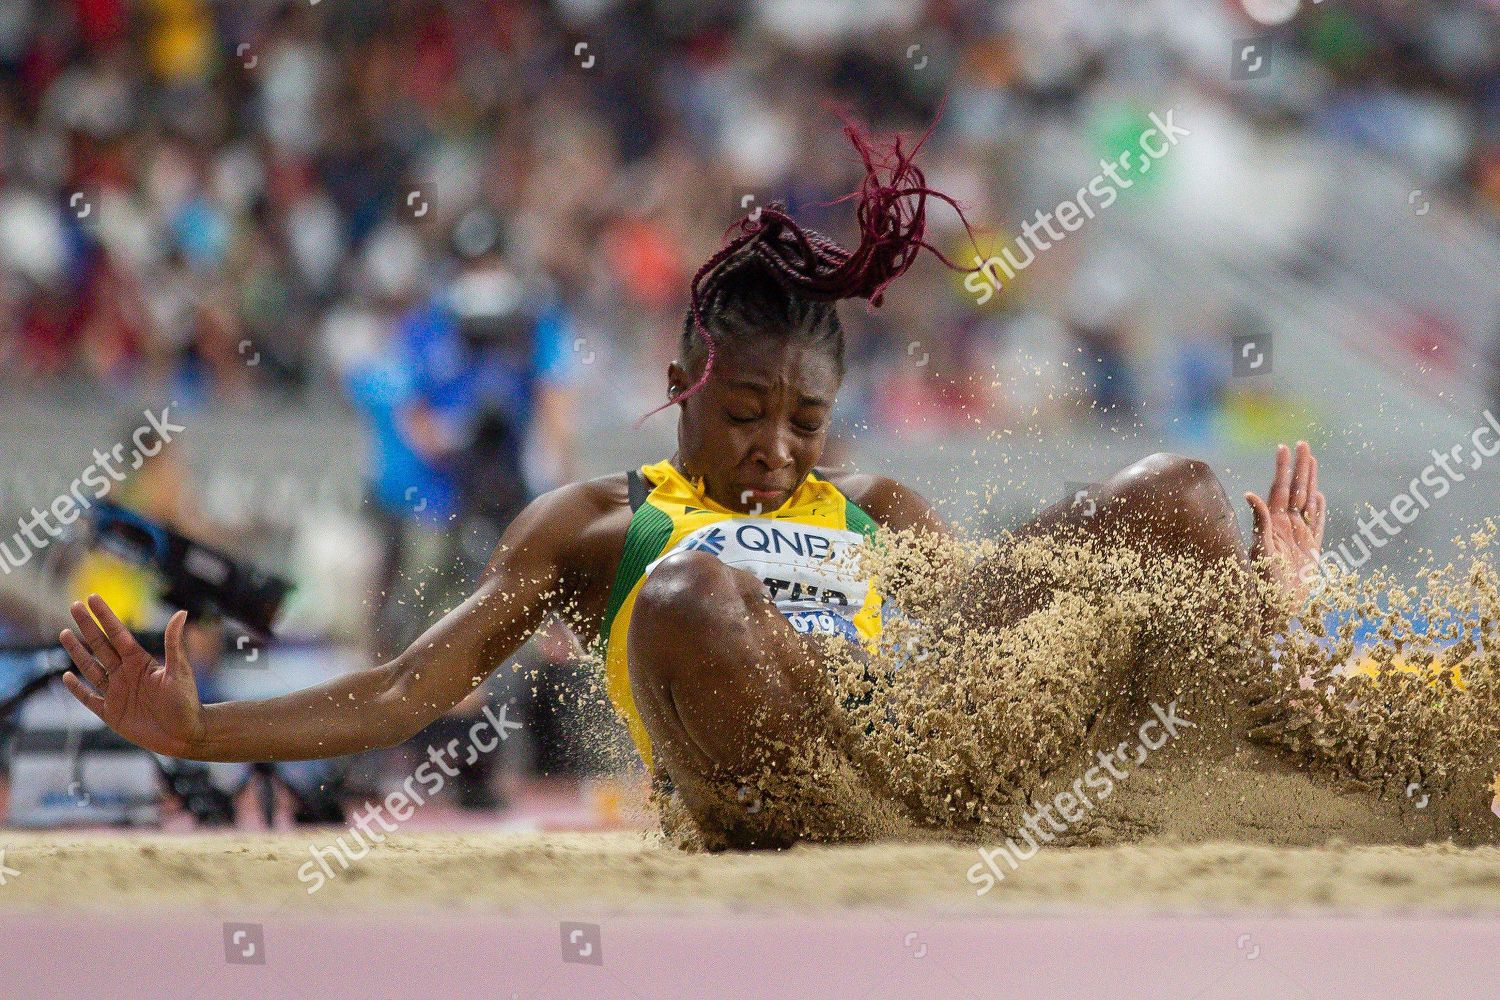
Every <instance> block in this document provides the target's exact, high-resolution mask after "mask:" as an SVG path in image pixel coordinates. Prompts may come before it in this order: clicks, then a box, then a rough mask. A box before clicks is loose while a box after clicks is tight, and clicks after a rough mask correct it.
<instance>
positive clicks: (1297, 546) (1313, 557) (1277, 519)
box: [1245, 441, 1328, 607]
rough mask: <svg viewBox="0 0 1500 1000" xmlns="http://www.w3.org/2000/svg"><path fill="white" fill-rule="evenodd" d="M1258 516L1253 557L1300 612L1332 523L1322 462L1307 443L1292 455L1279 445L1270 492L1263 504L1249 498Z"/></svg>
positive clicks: (1256, 518) (1251, 549)
mask: <svg viewBox="0 0 1500 1000" xmlns="http://www.w3.org/2000/svg"><path fill="white" fill-rule="evenodd" d="M1245 500H1246V502H1248V503H1249V504H1250V510H1251V512H1252V513H1253V514H1254V515H1255V542H1254V544H1253V545H1251V547H1250V557H1251V558H1252V559H1253V560H1255V561H1256V565H1257V566H1258V567H1259V568H1260V569H1261V572H1263V573H1264V574H1266V575H1267V576H1268V577H1269V582H1274V583H1275V584H1278V585H1279V586H1280V587H1281V589H1282V590H1283V592H1284V593H1285V594H1287V595H1289V596H1290V597H1291V598H1292V600H1293V602H1294V603H1293V606H1294V607H1300V606H1301V605H1302V604H1303V603H1304V602H1305V601H1306V600H1307V596H1308V594H1309V593H1310V591H1311V588H1312V582H1313V579H1314V578H1315V576H1316V574H1317V567H1318V557H1319V555H1320V553H1321V552H1322V549H1323V526H1324V525H1325V524H1326V523H1327V520H1328V502H1327V500H1326V499H1325V498H1324V497H1323V493H1322V491H1321V490H1319V489H1318V460H1317V459H1316V458H1314V457H1313V454H1312V449H1311V448H1309V447H1308V446H1307V442H1306V441H1298V442H1297V448H1296V452H1295V453H1293V452H1292V451H1291V450H1290V449H1288V448H1287V446H1286V445H1284V444H1282V445H1277V446H1276V473H1275V475H1274V476H1273V477H1272V479H1271V489H1270V492H1269V494H1268V496H1267V498H1266V499H1264V500H1262V499H1261V498H1260V497H1259V496H1257V495H1256V494H1254V493H1246V494H1245Z"/></svg>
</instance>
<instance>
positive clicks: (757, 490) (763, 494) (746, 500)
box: [740, 486, 790, 510]
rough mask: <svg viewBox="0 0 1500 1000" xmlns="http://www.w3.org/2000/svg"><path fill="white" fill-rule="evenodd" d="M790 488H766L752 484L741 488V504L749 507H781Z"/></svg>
mask: <svg viewBox="0 0 1500 1000" xmlns="http://www.w3.org/2000/svg"><path fill="white" fill-rule="evenodd" d="M789 492H790V491H789V490H776V489H765V488H762V487H755V486H750V487H746V488H744V489H742V490H740V505H741V506H743V507H746V508H748V509H752V510H753V509H755V508H757V507H759V508H761V509H766V508H770V507H779V506H780V505H781V503H782V501H783V500H785V499H786V498H787V496H788V494H789Z"/></svg>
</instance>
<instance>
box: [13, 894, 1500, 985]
mask: <svg viewBox="0 0 1500 1000" xmlns="http://www.w3.org/2000/svg"><path fill="white" fill-rule="evenodd" d="M563 916H565V917H567V918H568V919H570V920H579V921H592V922H595V923H598V924H599V946H600V947H599V949H598V950H597V951H595V952H594V954H595V955H596V956H599V957H602V960H603V961H602V964H599V965H590V964H579V963H576V962H574V963H565V962H564V961H562V949H563V939H562V935H561V934H560V927H559V923H558V921H556V920H550V919H540V918H535V919H515V918H499V917H489V916H478V917H473V918H468V919H459V918H456V917H454V916H452V915H446V914H430V915H417V914H412V915H408V916H406V917H404V918H402V917H396V916H395V915H371V916H370V917H369V918H368V919H359V918H353V917H350V916H348V915H341V916H339V917H337V918H334V919H316V918H314V917H311V916H308V915H305V914H304V915H298V916H297V917H295V918H289V917H287V916H285V915H268V916H266V917H265V919H264V924H263V932H262V950H261V951H260V952H259V954H262V955H263V956H264V957H265V962H264V964H259V965H252V964H227V962H226V951H227V947H226V944H225V940H224V938H225V934H224V927H223V920H222V919H221V917H213V916H208V915H203V916H192V917H190V916H182V915H178V916H163V917H160V918H157V917H142V916H139V915H137V916H130V917H126V918H120V919H110V918H101V917H86V918H84V917H76V916H67V917H60V918H52V917H42V916H35V917H32V916H28V917H11V918H7V919H5V920H4V921H3V922H0V932H3V933H0V976H3V979H0V983H3V984H4V985H3V986H0V995H4V996H6V997H17V998H28V1000H29V998H50V997H69V998H75V997H86V998H94V997H97V998H99V1000H106V998H108V1000H113V998H117V997H118V998H135V997H150V998H153V1000H157V998H174V1000H175V998H178V997H188V998H215V997H246V998H249V997H254V998H257V1000H266V998H283V997H319V998H325V997H360V998H383V997H422V998H426V997H475V998H485V1000H506V998H508V997H514V998H521V997H626V998H629V997H640V998H654V997H706V996H718V997H762V996H764V997H809V996H812V997H846V996H848V997H871V998H875V997H880V998H886V997H906V996H913V997H923V998H926V997H975V998H979V997H984V998H990V997H1047V998H1058V997H1088V998H1089V1000H1102V998H1110V997H1121V996H1143V997H1153V998H1155V997H1161V998H1170V1000H1226V998H1231V997H1246V998H1250V997H1254V998H1257V1000H1260V998H1266V997H1274V998H1309V1000H1310V998H1320V1000H1321V998H1325V997H1359V998H1380V997H1402V998H1408V997H1458V996H1475V997H1490V996H1495V995H1496V994H1495V987H1494V984H1495V983H1496V981H1497V973H1500V949H1497V944H1500V922H1496V921H1494V920H1477V919H1476V920H1465V919H1436V918H1413V919H1409V920H1403V919H1392V918H1380V919H1371V918H1359V919H1355V918H1347V919H1341V918H1296V919H1287V918H1271V917H1251V916H1238V917H1211V918H1209V917H1204V918H1191V917H1080V916H1036V917H1014V918H1007V919H984V920H980V919H966V920H939V919H933V918H915V917H912V916H910V915H901V914H891V915H882V914H859V915H850V916H846V917H830V918H826V919H809V918H786V919H775V918H768V917H711V918H704V917H694V918H686V917H642V916H618V915H616V916H603V917H600V916H598V915H595V916H593V917H591V916H590V915H589V914H587V913H575V914H565V915H563ZM231 919H234V920H236V921H244V922H254V921H255V920H256V917H255V916H254V915H253V914H236V915H234V916H233V917H232V918H231Z"/></svg>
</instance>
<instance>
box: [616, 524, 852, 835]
mask: <svg viewBox="0 0 1500 1000" xmlns="http://www.w3.org/2000/svg"><path fill="white" fill-rule="evenodd" d="M628 648H629V651H630V652H629V656H630V662H629V666H630V688H631V693H632V694H633V695H634V697H635V702H636V707H637V709H638V710H639V711H640V713H641V720H642V721H643V722H644V723H645V726H646V732H647V733H648V734H649V735H650V737H651V744H652V748H653V755H654V757H655V762H656V764H657V766H658V767H659V768H661V769H663V770H665V771H666V773H667V774H668V775H669V776H670V777H671V779H672V781H673V783H674V784H675V786H676V788H677V791H678V793H679V794H680V795H681V796H682V800H683V803H684V804H685V805H686V806H687V808H688V811H689V812H690V813H691V814H692V815H693V818H694V819H695V820H696V821H697V822H698V824H699V826H700V827H701V828H703V829H704V831H705V832H706V833H710V834H713V833H722V834H723V835H724V837H725V839H726V840H727V841H728V842H729V843H730V844H731V845H732V846H735V847H766V846H771V847H776V846H785V843H784V841H783V838H781V837H779V836H777V835H774V834H766V833H765V832H758V831H762V830H763V827H764V823H763V822H762V818H761V817H758V816H757V813H758V812H759V811H760V808H761V803H760V800H759V796H758V793H756V792H754V791H752V790H749V789H747V790H746V791H745V792H743V793H741V794H736V791H737V790H738V789H739V788H741V787H743V785H744V783H747V782H753V781H754V780H755V778H756V777H757V776H759V775H763V774H768V773H770V774H785V773H787V771H788V769H789V768H791V767H793V766H794V765H795V763H796V758H797V756H798V755H799V753H801V754H806V753H808V752H809V750H810V748H811V747H813V745H814V744H815V743H816V741H817V740H818V738H819V736H820V735H821V734H822V733H823V732H825V731H826V728H827V725H828V721H829V718H830V714H831V712H830V710H831V698H830V696H829V694H828V691H827V688H828V685H827V683H826V681H825V679H824V677H823V669H824V667H823V663H822V657H821V656H820V655H819V651H818V649H817V647H816V645H815V644H813V643H809V642H806V641H804V640H802V639H801V638H800V637H799V636H798V635H797V633H796V632H795V631H794V630H793V629H792V628H791V626H789V625H788V624H787V622H786V619H784V618H783V617H782V616H781V614H780V613H779V612H777V610H776V608H775V606H774V605H773V604H772V603H771V602H770V601H769V600H767V599H766V597H765V595H764V592H763V590H762V588H761V584H760V581H758V580H756V579H755V578H754V577H753V576H751V575H750V574H748V573H745V572H743V571H742V570H737V569H732V568H730V567H728V566H725V565H724V564H723V563H721V562H720V561H719V560H718V559H715V558H714V557H713V556H711V555H708V554H706V553H703V552H682V553H678V554H676V555H673V556H670V557H668V558H667V559H666V560H665V561H663V562H662V564H661V565H660V566H658V567H657V568H656V570H655V571H654V572H653V573H652V574H651V576H650V578H649V579H647V581H646V582H645V584H644V585H643V586H642V587H641V591H640V593H639V594H638V595H637V597H636V602H635V611H634V613H633V614H632V615H631V621H630V632H629V639H628Z"/></svg>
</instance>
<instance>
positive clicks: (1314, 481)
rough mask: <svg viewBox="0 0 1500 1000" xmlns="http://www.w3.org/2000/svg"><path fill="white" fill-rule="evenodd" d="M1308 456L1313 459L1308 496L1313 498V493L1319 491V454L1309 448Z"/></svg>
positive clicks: (1308, 480) (1308, 482) (1308, 479)
mask: <svg viewBox="0 0 1500 1000" xmlns="http://www.w3.org/2000/svg"><path fill="white" fill-rule="evenodd" d="M1307 457H1308V458H1310V459H1312V473H1311V474H1310V475H1309V476H1308V477H1307V498H1308V500H1309V501H1310V500H1312V497H1313V494H1314V493H1316V492H1318V456H1316V455H1314V454H1313V453H1312V449H1311V448H1309V449H1307Z"/></svg>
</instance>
